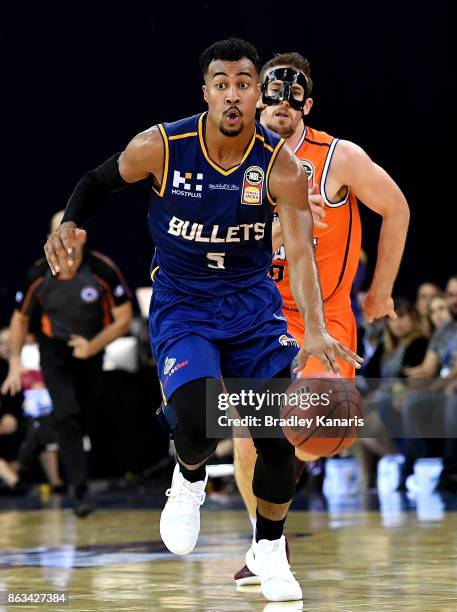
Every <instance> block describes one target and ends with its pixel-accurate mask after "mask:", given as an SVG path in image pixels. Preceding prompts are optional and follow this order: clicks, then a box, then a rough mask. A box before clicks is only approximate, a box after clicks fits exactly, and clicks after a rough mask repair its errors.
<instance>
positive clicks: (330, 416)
mask: <svg viewBox="0 0 457 612" xmlns="http://www.w3.org/2000/svg"><path fill="white" fill-rule="evenodd" d="M286 396H287V397H286V400H285V401H284V402H283V403H282V406H281V424H282V428H283V431H284V434H285V435H286V437H287V439H288V440H289V442H291V444H293V445H294V446H296V447H297V448H299V449H300V450H301V451H303V452H305V453H308V454H310V455H314V456H316V457H331V456H332V455H336V454H338V453H341V452H342V451H343V450H344V449H346V448H349V447H350V446H352V444H354V442H355V441H356V440H357V435H358V433H359V431H360V429H361V427H362V426H363V403H362V398H361V396H360V394H359V392H358V391H357V389H356V387H355V383H354V381H353V380H348V379H344V378H339V377H335V376H331V375H326V374H323V373H318V374H315V375H314V374H310V375H309V376H307V377H306V378H299V379H297V380H295V381H294V382H293V383H292V384H291V385H290V386H289V388H288V389H287V392H286Z"/></svg>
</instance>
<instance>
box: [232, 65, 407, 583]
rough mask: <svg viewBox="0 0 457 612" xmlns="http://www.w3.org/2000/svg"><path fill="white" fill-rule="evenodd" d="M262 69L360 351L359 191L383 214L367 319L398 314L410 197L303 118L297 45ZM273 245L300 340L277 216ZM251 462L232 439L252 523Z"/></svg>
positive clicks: (250, 448)
mask: <svg viewBox="0 0 457 612" xmlns="http://www.w3.org/2000/svg"><path fill="white" fill-rule="evenodd" d="M260 77H261V83H262V103H261V109H262V110H261V117H260V120H261V123H262V125H264V126H266V127H268V128H270V129H271V130H273V131H275V132H276V133H277V134H279V135H280V136H282V137H283V138H285V139H286V143H287V144H288V145H289V146H290V148H291V149H292V150H293V151H294V153H295V154H296V155H297V157H298V158H299V159H300V161H301V163H302V164H303V167H304V168H305V170H306V173H307V175H308V186H309V190H310V196H309V199H310V204H311V209H312V212H313V216H314V222H315V227H314V242H315V251H316V260H317V266H318V269H319V276H320V281H321V287H322V293H323V298H324V314H325V320H326V324H327V329H328V330H329V333H330V335H331V336H332V337H334V338H337V339H338V340H339V341H340V342H341V343H342V344H344V345H345V346H348V347H349V348H351V349H352V350H354V351H355V350H356V346H357V335H356V333H357V330H356V323H355V318H354V314H353V312H352V309H351V299H350V291H351V286H352V281H353V279H354V276H355V273H356V270H357V265H358V262H359V258H360V248H361V223H360V216H359V210H358V204H357V198H358V199H360V200H361V201H362V202H363V203H364V204H365V205H366V206H368V207H369V208H371V210H374V211H375V212H377V213H378V214H380V215H381V216H382V228H381V233H380V238H379V243H378V257H377V261H376V268H375V271H374V275H373V280H372V282H371V286H370V289H369V291H368V295H367V299H366V302H365V315H366V317H367V320H368V321H373V320H374V319H377V318H380V317H384V316H386V315H387V316H389V317H391V318H395V317H396V315H395V312H394V309H393V300H392V297H391V294H392V288H393V284H394V281H395V278H396V276H397V272H398V268H399V265H400V261H401V257H402V254H403V249H404V245H405V240H406V233H407V228H408V222H409V209H408V205H407V202H406V200H405V198H404V196H403V194H402V192H401V191H400V189H399V188H398V186H397V185H396V184H395V182H394V181H393V180H392V179H391V177H390V176H389V175H388V174H387V173H386V172H385V171H384V170H383V169H382V168H381V167H380V166H378V165H377V164H375V163H374V162H373V161H372V160H371V159H370V158H369V157H368V155H367V154H366V153H365V152H364V151H363V149H361V148H360V147H359V146H357V145H356V144H354V143H352V142H348V141H345V140H339V139H337V138H334V137H333V136H330V135H329V134H326V133H325V132H320V131H317V130H314V129H313V128H311V127H309V126H307V125H306V124H305V116H307V115H308V114H309V112H310V110H311V107H312V105H313V100H312V98H311V97H310V96H311V92H312V86H313V84H312V80H311V74H310V66H309V63H308V61H307V60H306V59H305V58H303V57H302V56H301V55H300V54H299V53H283V54H278V55H276V56H275V57H273V59H271V60H270V61H268V62H267V63H266V64H265V65H264V66H263V68H262V70H261V74H260ZM275 216H276V218H277V215H276V214H275ZM273 250H274V256H273V264H272V267H271V277H272V278H273V280H274V281H275V282H276V285H277V287H278V288H279V290H280V292H281V295H282V298H283V301H284V307H283V312H284V314H285V316H286V318H287V323H288V330H289V332H290V333H291V334H292V335H293V336H294V337H295V338H296V339H297V341H298V342H299V343H301V340H302V338H303V335H304V331H305V329H306V325H305V324H304V321H303V317H302V316H301V314H300V311H299V308H297V304H296V303H295V301H294V297H293V294H292V292H291V286H290V276H289V272H290V270H289V266H288V260H287V258H286V252H287V254H288V249H287V246H286V247H285V246H284V244H283V237H282V225H281V224H280V223H279V222H277V221H276V222H275V223H274V224H273ZM339 367H340V371H341V375H342V376H343V377H345V378H353V377H354V375H355V371H354V366H353V364H351V363H348V362H347V361H344V360H339ZM322 371H324V369H323V367H322V364H321V362H320V361H319V360H318V359H315V358H314V357H310V358H309V359H308V361H307V363H306V366H305V368H304V369H303V370H302V371H301V375H302V376H306V373H307V372H308V373H317V372H322ZM296 455H297V457H298V458H300V459H302V460H303V461H305V460H309V459H311V458H312V457H310V456H307V455H306V454H305V453H303V452H302V451H300V450H298V449H296ZM254 462H255V449H254V445H253V443H252V440H250V439H249V438H242V439H241V438H237V439H235V474H236V479H237V484H238V488H239V489H240V492H241V494H242V496H243V499H244V501H245V503H246V506H247V509H248V512H249V515H250V519H251V523H252V524H253V528H254V530H255V507H256V506H255V498H254V495H253V493H252V487H251V482H252V470H253V465H254ZM246 559H247V565H246V566H245V567H243V568H242V569H241V570H240V571H239V572H237V574H236V575H235V580H236V581H237V583H238V584H256V583H258V582H259V580H258V577H257V576H256V575H255V573H256V572H255V563H253V560H252V554H251V551H248V554H247V557H246ZM251 570H254V571H251Z"/></svg>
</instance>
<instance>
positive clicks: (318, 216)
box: [308, 184, 328, 229]
mask: <svg viewBox="0 0 457 612" xmlns="http://www.w3.org/2000/svg"><path fill="white" fill-rule="evenodd" d="M308 202H309V207H310V208H311V212H312V215H313V221H314V226H315V227H320V228H321V229H325V228H326V227H328V225H327V223H324V222H323V221H322V219H323V218H324V217H325V215H326V214H327V213H326V212H325V208H324V200H323V199H322V196H321V194H320V189H319V185H316V184H314V185H313V186H312V188H311V189H310V190H309V191H308Z"/></svg>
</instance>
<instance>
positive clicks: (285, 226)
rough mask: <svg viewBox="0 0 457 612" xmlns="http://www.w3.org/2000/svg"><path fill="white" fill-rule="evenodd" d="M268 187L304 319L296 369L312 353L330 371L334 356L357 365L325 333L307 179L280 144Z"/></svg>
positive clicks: (356, 360) (352, 355)
mask: <svg viewBox="0 0 457 612" xmlns="http://www.w3.org/2000/svg"><path fill="white" fill-rule="evenodd" d="M269 190H270V193H271V195H272V197H273V199H274V200H275V201H276V204H277V207H278V213H279V219H280V223H281V228H282V234H283V237H284V246H285V250H286V255H287V259H288V262H289V275H290V288H291V291H292V294H293V296H294V300H295V303H296V304H297V307H298V309H299V310H300V312H301V314H302V316H303V319H304V322H305V338H304V340H303V344H302V347H301V349H300V353H299V357H298V359H299V363H298V367H297V370H298V369H300V370H301V369H303V367H304V365H305V363H306V360H307V358H308V357H309V355H314V356H315V357H317V358H318V359H320V361H321V362H322V364H323V365H324V367H325V368H326V369H327V370H328V371H330V372H336V373H338V372H339V368H338V364H337V361H336V358H337V357H341V358H343V359H345V360H346V361H349V362H350V363H352V364H354V365H355V366H356V367H360V366H359V362H361V361H362V360H361V359H360V357H358V356H357V355H356V354H355V353H353V352H352V351H350V350H349V349H347V348H345V347H343V346H342V345H341V344H340V343H339V342H338V341H336V340H334V339H333V338H331V337H330V336H329V335H328V334H327V330H326V326H325V319H324V312H323V304H322V294H321V289H320V284H319V274H318V270H317V265H316V260H315V257H314V247H313V217H312V214H311V209H310V206H309V203H308V179H307V176H306V173H305V171H304V169H303V167H302V165H301V164H300V162H299V160H298V159H297V158H296V157H295V156H294V155H293V153H292V152H291V150H290V149H289V148H288V147H286V146H284V147H283V148H282V149H281V151H280V152H279V154H278V157H277V159H276V161H275V164H274V166H273V170H272V171H271V174H270V181H269Z"/></svg>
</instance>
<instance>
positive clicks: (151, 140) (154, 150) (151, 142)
mask: <svg viewBox="0 0 457 612" xmlns="http://www.w3.org/2000/svg"><path fill="white" fill-rule="evenodd" d="M163 159H164V145H163V140H162V136H161V135H160V132H159V130H158V128H156V127H153V128H150V129H149V130H146V131H145V132H142V133H140V134H138V135H137V136H135V138H134V139H133V140H132V141H131V142H130V143H129V145H128V146H127V148H126V149H125V151H123V152H122V153H121V154H119V153H116V154H115V155H113V156H112V157H110V158H109V159H107V160H106V161H105V162H104V163H103V164H101V165H100V166H98V167H97V168H95V169H93V170H90V171H89V172H87V173H86V174H85V175H84V176H83V177H82V178H81V180H80V181H79V183H78V184H77V185H76V187H75V189H74V191H73V193H72V194H71V196H70V199H69V200H68V202H67V206H66V208H65V214H64V217H63V220H62V223H61V225H60V227H59V228H58V230H57V231H56V232H54V233H52V234H50V235H49V237H48V240H47V242H46V244H45V247H44V251H45V253H46V258H47V260H48V263H49V266H50V268H51V271H52V273H53V274H57V273H58V272H61V271H62V272H64V271H67V270H68V268H69V267H71V266H72V265H73V258H72V255H73V248H74V247H75V246H77V245H79V244H82V243H83V242H84V239H85V231H84V230H83V229H81V227H82V226H83V225H84V224H85V223H86V222H87V221H88V220H89V219H90V217H92V215H93V214H94V213H95V212H96V211H97V210H98V209H99V208H101V206H102V205H103V204H104V203H105V201H106V200H107V198H108V197H109V195H110V194H111V193H113V192H115V191H118V190H119V189H124V188H125V187H128V186H129V185H130V184H132V183H136V182H138V181H141V180H143V179H145V178H147V177H148V176H150V175H153V176H154V180H155V181H156V182H157V183H160V181H161V180H162V172H163Z"/></svg>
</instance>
